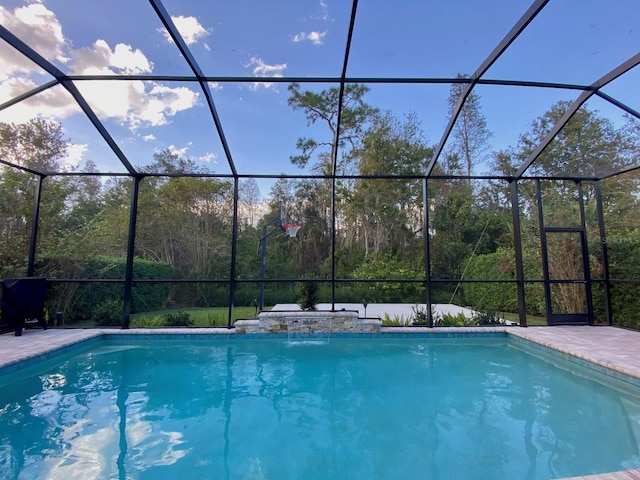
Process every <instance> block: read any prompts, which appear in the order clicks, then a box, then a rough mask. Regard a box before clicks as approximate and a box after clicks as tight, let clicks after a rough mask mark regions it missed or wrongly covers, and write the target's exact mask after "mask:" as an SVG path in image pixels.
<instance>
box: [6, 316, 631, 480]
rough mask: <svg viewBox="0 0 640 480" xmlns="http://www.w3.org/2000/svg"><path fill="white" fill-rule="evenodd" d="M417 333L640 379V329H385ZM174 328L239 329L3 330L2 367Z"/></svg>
mask: <svg viewBox="0 0 640 480" xmlns="http://www.w3.org/2000/svg"><path fill="white" fill-rule="evenodd" d="M406 332H411V333H412V334H417V333H420V332H424V333H429V334H431V335H433V334H434V333H437V334H439V335H440V334H442V335H447V334H450V333H456V334H458V333H461V332H469V333H471V332H507V334H508V335H509V336H514V337H519V338H522V339H526V340H529V341H531V342H533V343H535V344H538V345H541V346H544V347H547V348H551V349H553V350H556V351H559V352H562V353H563V354H566V355H570V356H573V357H577V358H579V359H582V360H585V361H588V362H591V363H593V364H596V365H599V366H601V367H606V368H608V369H610V370H612V371H614V372H619V373H621V374H624V375H627V376H630V377H633V378H634V379H639V380H640V332H636V331H631V330H625V329H621V328H616V327H602V326H598V327H588V326H556V327H529V328H521V327H469V328H462V327H449V328H447V327H438V328H436V329H433V328H427V327H417V328H406V327H386V328H385V327H383V328H382V334H384V333H406ZM136 333H142V334H150V333H155V334H171V335H182V334H185V335H186V334H188V335H194V334H200V335H234V333H233V329H220V328H218V329H213V328H185V329H183V328H181V329H129V330H120V329H117V330H116V329H49V330H39V329H34V330H25V332H24V334H23V335H22V336H20V337H16V336H14V335H13V333H8V334H4V335H0V369H2V368H3V367H7V366H9V365H14V364H17V363H18V362H21V361H23V360H27V359H29V358H33V357H38V356H40V355H43V354H46V353H48V352H52V351H55V350H57V349H59V348H63V347H66V346H69V345H72V344H75V343H78V342H82V341H84V340H88V339H90V338H95V337H100V336H102V335H104V334H110V335H119V334H136ZM630 479H631V480H640V469H634V470H625V471H620V472H611V473H604V474H599V475H591V476H580V477H572V478H571V479H567V480H630Z"/></svg>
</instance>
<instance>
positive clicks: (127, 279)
mask: <svg viewBox="0 0 640 480" xmlns="http://www.w3.org/2000/svg"><path fill="white" fill-rule="evenodd" d="M142 178H143V177H142V176H141V175H137V176H136V177H135V178H134V179H133V188H132V189H131V210H130V211H129V237H128V240H127V263H126V266H125V272H124V292H123V299H124V301H123V304H122V328H123V329H127V328H129V323H130V321H131V318H130V316H131V300H132V292H131V289H132V286H133V255H134V247H135V243H136V219H137V216H138V194H139V193H140V181H141V180H142Z"/></svg>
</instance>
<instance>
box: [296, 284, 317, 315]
mask: <svg viewBox="0 0 640 480" xmlns="http://www.w3.org/2000/svg"><path fill="white" fill-rule="evenodd" d="M296 294H297V297H298V306H299V307H300V308H301V309H302V310H315V309H316V306H317V305H318V285H317V284H316V283H315V282H298V283H296Z"/></svg>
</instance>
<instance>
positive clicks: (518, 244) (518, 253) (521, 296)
mask: <svg viewBox="0 0 640 480" xmlns="http://www.w3.org/2000/svg"><path fill="white" fill-rule="evenodd" d="M509 187H510V190H511V220H512V222H513V247H514V251H515V257H516V258H515V260H516V287H517V289H518V317H519V323H520V326H521V327H526V326H527V304H526V299H525V293H524V264H523V261H522V232H521V231H520V202H519V200H518V182H517V181H516V180H512V181H511V182H510V184H509Z"/></svg>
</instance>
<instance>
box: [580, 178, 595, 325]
mask: <svg viewBox="0 0 640 480" xmlns="http://www.w3.org/2000/svg"><path fill="white" fill-rule="evenodd" d="M578 206H579V208H580V228H582V234H581V235H580V239H581V245H580V248H581V249H582V270H583V276H584V294H585V297H586V298H585V301H586V303H587V305H586V307H587V315H588V321H589V325H593V298H592V297H591V269H590V267H589V245H588V243H587V222H586V219H585V213H584V191H583V189H582V182H578Z"/></svg>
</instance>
